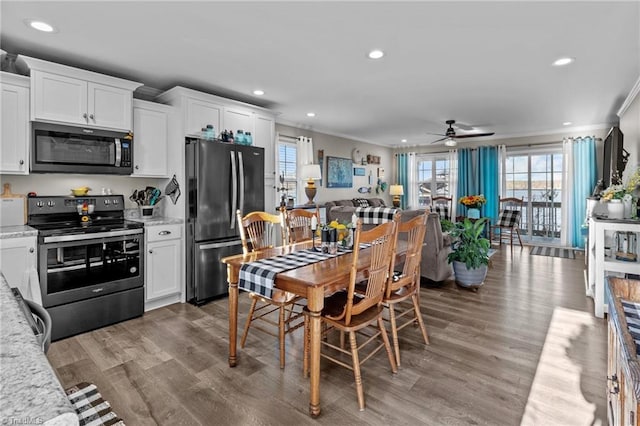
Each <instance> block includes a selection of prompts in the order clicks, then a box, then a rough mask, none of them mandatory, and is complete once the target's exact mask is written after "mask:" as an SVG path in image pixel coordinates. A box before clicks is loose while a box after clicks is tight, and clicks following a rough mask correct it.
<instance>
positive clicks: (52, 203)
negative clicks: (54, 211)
mask: <svg viewBox="0 0 640 426" xmlns="http://www.w3.org/2000/svg"><path fill="white" fill-rule="evenodd" d="M47 205H48V206H49V207H54V206H55V205H56V202H55V201H48V202H47Z"/></svg>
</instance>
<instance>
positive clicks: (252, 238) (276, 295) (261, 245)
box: [236, 210, 304, 368]
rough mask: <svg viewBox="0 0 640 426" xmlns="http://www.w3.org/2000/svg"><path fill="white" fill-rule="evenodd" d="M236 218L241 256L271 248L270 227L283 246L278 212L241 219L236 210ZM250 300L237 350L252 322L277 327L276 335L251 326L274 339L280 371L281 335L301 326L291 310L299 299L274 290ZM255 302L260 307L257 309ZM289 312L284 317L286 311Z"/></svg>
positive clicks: (281, 225)
mask: <svg viewBox="0 0 640 426" xmlns="http://www.w3.org/2000/svg"><path fill="white" fill-rule="evenodd" d="M236 215H237V216H238V224H240V239H241V240H242V251H243V252H244V254H248V253H250V252H255V251H260V250H264V249H267V248H271V247H273V246H274V245H275V244H276V243H277V241H275V236H274V234H277V232H276V231H275V229H274V228H276V227H277V226H279V227H280V229H281V238H282V241H283V243H286V234H285V232H284V220H283V216H282V212H280V214H277V215H274V214H270V213H266V212H259V211H258V212H251V213H249V214H247V215H246V216H244V217H243V216H242V212H240V210H238V211H237V212H236ZM249 297H250V298H251V307H250V308H249V314H248V316H247V322H246V323H245V326H244V332H243V333H242V339H241V340H240V347H241V348H244V345H245V342H246V340H247V335H248V334H249V328H250V327H251V325H252V323H253V321H255V320H261V321H263V322H265V323H268V324H270V325H271V326H276V327H277V328H278V332H277V334H276V333H274V332H273V331H271V330H268V329H265V328H262V327H260V326H257V325H256V326H255V328H257V329H258V330H260V331H262V332H264V333H267V334H270V335H272V336H276V337H278V343H279V346H280V368H284V365H285V350H284V347H285V344H284V343H285V342H284V338H285V335H287V334H289V333H291V332H292V331H294V330H296V329H297V328H299V327H302V326H303V325H304V323H303V321H302V320H301V319H300V318H301V317H302V312H301V310H299V311H298V312H295V311H294V306H295V303H296V302H297V301H298V300H299V299H300V298H299V297H297V296H296V295H294V294H293V293H289V292H286V291H281V290H277V289H274V291H273V294H272V296H271V298H269V297H266V296H263V295H260V294H258V293H253V292H249ZM258 302H260V305H259V306H258ZM287 309H288V310H289V313H288V314H286V312H285V311H286V310H287ZM276 311H277V312H278V320H277V321H273V320H272V319H271V316H272V315H270V314H272V313H274V312H276Z"/></svg>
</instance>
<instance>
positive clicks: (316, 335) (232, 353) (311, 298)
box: [222, 242, 402, 417]
mask: <svg viewBox="0 0 640 426" xmlns="http://www.w3.org/2000/svg"><path fill="white" fill-rule="evenodd" d="M311 245H312V244H311V242H304V243H298V244H292V245H289V246H282V247H274V248H270V249H266V250H262V251H260V252H257V253H249V254H246V255H243V254H239V255H235V256H229V257H225V258H224V259H222V263H224V264H226V265H227V281H228V282H229V366H230V367H235V366H236V365H237V363H238V354H237V336H238V331H237V327H238V279H239V274H240V267H241V266H242V265H243V264H245V263H249V262H254V261H256V260H259V259H265V258H268V257H273V256H278V255H283V254H288V253H291V252H294V251H296V250H302V249H306V248H311ZM399 248H400V252H402V245H401V244H399ZM369 252H370V250H367V249H363V250H361V251H360V254H359V256H358V271H359V273H360V272H362V273H363V274H364V272H365V270H366V266H367V265H369V264H370V263H371V262H370V259H369ZM352 262H353V255H352V254H351V253H346V254H343V255H341V256H337V257H334V258H331V259H327V260H323V261H321V262H317V263H312V264H310V265H306V266H303V267H300V268H296V269H291V270H288V271H284V272H280V273H278V274H277V275H276V278H275V282H274V284H275V288H277V289H280V290H284V291H288V292H291V293H294V294H296V295H298V296H302V297H304V298H306V299H307V308H308V310H309V319H310V332H311V335H310V365H309V368H310V383H309V414H310V415H311V416H312V417H317V416H318V415H320V338H321V333H320V313H321V312H322V309H323V308H324V298H325V295H329V294H332V293H334V292H336V291H339V290H342V289H345V288H346V286H347V284H348V282H349V273H350V269H351V264H352Z"/></svg>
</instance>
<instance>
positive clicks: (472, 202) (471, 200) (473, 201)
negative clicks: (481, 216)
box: [460, 194, 487, 209]
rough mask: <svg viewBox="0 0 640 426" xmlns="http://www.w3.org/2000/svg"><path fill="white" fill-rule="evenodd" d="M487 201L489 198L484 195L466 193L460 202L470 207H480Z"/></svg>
mask: <svg viewBox="0 0 640 426" xmlns="http://www.w3.org/2000/svg"><path fill="white" fill-rule="evenodd" d="M486 202H487V199H486V198H484V195H482V194H480V195H466V196H464V197H462V198H460V203H461V204H462V205H464V206H465V207H468V208H470V209H477V208H480V207H481V206H482V205H483V204H484V203H486Z"/></svg>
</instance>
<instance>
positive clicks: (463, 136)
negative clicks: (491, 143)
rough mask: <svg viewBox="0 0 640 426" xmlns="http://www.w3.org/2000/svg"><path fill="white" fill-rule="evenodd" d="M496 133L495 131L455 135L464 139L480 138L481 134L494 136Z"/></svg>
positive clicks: (455, 137)
mask: <svg viewBox="0 0 640 426" xmlns="http://www.w3.org/2000/svg"><path fill="white" fill-rule="evenodd" d="M492 135H495V132H490V133H474V134H472V135H455V136H454V137H453V138H454V139H464V138H479V137H480V136H492Z"/></svg>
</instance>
